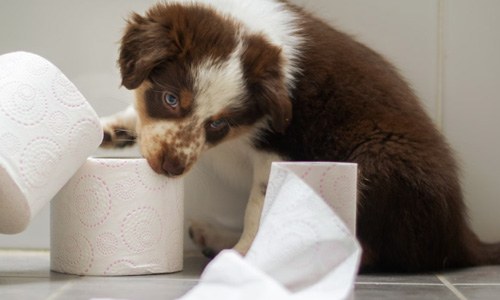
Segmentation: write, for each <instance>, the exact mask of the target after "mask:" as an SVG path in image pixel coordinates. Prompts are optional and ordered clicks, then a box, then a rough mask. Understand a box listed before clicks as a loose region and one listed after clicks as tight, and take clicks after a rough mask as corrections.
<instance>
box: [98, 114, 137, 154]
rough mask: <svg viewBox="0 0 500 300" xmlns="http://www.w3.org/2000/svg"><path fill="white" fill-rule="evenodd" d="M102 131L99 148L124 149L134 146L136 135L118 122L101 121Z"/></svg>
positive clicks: (110, 120)
mask: <svg viewBox="0 0 500 300" xmlns="http://www.w3.org/2000/svg"><path fill="white" fill-rule="evenodd" d="M101 125H102V129H103V131H104V134H103V139H102V142H101V147H103V148H124V147H128V146H132V145H134V144H135V142H136V139H137V134H136V133H135V131H134V130H133V129H130V128H127V126H125V124H123V123H122V122H120V121H119V120H112V119H101Z"/></svg>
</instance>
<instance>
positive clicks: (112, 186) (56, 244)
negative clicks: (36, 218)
mask: <svg viewBox="0 0 500 300" xmlns="http://www.w3.org/2000/svg"><path fill="white" fill-rule="evenodd" d="M183 193H184V190H183V181H182V179H171V178H167V177H166V176H162V175H159V174H156V173H155V172H153V171H152V170H151V168H150V167H149V165H148V163H147V161H146V160H145V159H143V158H137V159H126V158H120V159H118V158H117V159H113V158H89V159H88V160H87V162H86V163H85V164H84V165H83V166H82V167H81V168H80V169H79V170H78V172H77V173H76V174H75V175H74V176H73V178H72V179H71V180H70V181H69V182H68V183H67V184H66V185H65V186H64V187H63V188H62V189H61V191H60V192H59V193H58V194H57V196H56V197H55V198H54V200H53V201H52V202H51V228H50V233H51V253H50V254H51V259H50V264H51V269H52V270H53V271H57V272H62V273H69V274H77V275H100V276H108V275H139V274H155V273H169V272H176V271H180V270H182V266H183V251H182V250H183V249H182V247H183V221H184V208H183Z"/></svg>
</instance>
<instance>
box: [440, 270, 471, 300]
mask: <svg viewBox="0 0 500 300" xmlns="http://www.w3.org/2000/svg"><path fill="white" fill-rule="evenodd" d="M436 277H437V278H438V279H439V280H441V282H442V283H443V284H444V285H445V286H446V287H447V288H448V289H449V290H450V291H451V292H452V293H453V294H455V296H457V297H458V299H460V300H467V297H465V296H464V294H462V293H461V292H460V291H459V290H458V289H457V288H456V287H455V286H453V284H451V282H449V281H448V279H446V278H445V277H444V276H442V275H436Z"/></svg>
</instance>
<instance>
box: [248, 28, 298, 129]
mask: <svg viewBox="0 0 500 300" xmlns="http://www.w3.org/2000/svg"><path fill="white" fill-rule="evenodd" d="M242 63H243V68H244V72H245V76H246V79H247V82H248V89H249V90H250V93H251V96H252V97H253V98H254V99H255V100H256V101H257V103H258V106H259V108H260V110H261V111H262V112H264V113H265V114H267V115H269V116H270V117H271V125H272V127H273V129H274V131H276V132H279V133H283V132H284V131H285V130H286V128H287V127H288V125H289V123H290V121H291V119H292V102H291V100H290V97H289V93H288V88H287V86H286V82H285V75H284V74H283V68H282V56H281V49H280V48H278V47H276V46H273V45H271V44H270V43H268V42H267V41H266V40H265V39H264V38H263V37H261V36H258V35H253V36H249V37H247V39H246V48H245V50H244V52H243V58H242Z"/></svg>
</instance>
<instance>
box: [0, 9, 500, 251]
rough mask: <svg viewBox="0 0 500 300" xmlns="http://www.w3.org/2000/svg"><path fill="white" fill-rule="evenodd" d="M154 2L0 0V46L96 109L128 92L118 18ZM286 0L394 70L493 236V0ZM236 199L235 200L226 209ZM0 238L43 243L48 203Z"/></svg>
mask: <svg viewBox="0 0 500 300" xmlns="http://www.w3.org/2000/svg"><path fill="white" fill-rule="evenodd" d="M153 2H154V1H152V0H106V1H98V0H94V1H76V0H45V1H41V0H40V1H35V0H21V1H20V0H0V53H5V52H9V51H14V50H21V49H22V50H28V51H32V52H35V53H38V54H40V55H42V56H45V57H46V58H48V59H49V60H51V61H52V62H54V63H55V64H56V65H58V66H59V67H60V68H61V69H62V70H63V72H64V73H65V74H66V75H67V76H68V77H69V78H70V79H71V80H72V81H73V82H74V83H75V84H76V85H77V86H78V87H79V88H80V89H81V91H82V93H83V94H84V95H85V96H86V97H87V98H88V100H89V101H90V103H91V104H92V105H93V106H94V108H95V109H96V111H97V112H98V114H99V115H101V116H104V115H107V114H109V113H112V112H114V111H116V110H118V109H121V108H123V107H125V106H126V105H127V103H129V102H130V101H131V99H132V98H131V97H132V95H131V94H130V93H129V92H128V91H126V90H124V89H120V88H119V82H120V79H119V74H118V70H117V68H116V63H115V62H116V58H117V49H118V41H119V39H120V34H121V31H122V28H123V26H124V21H123V19H124V18H125V17H126V16H127V15H128V14H129V12H130V11H132V10H134V11H138V12H142V11H144V10H145V9H146V8H147V7H148V6H149V5H151V4H152V3H153ZM292 2H295V3H298V4H303V5H304V6H306V7H307V8H309V9H310V10H312V11H315V12H317V13H318V14H319V15H321V16H322V17H323V18H324V19H326V20H328V21H329V22H330V23H332V24H335V25H336V26H337V27H339V28H342V29H344V30H345V31H347V32H349V33H351V34H352V35H354V36H355V37H356V38H358V39H359V40H360V41H362V42H365V43H367V44H368V45H370V46H371V47H373V48H374V49H376V50H377V51H379V52H381V53H382V54H384V55H385V56H386V57H387V58H388V59H390V60H391V61H392V62H393V63H394V64H395V65H396V66H397V67H398V68H399V69H400V70H401V72H402V74H403V75H404V76H405V77H406V78H407V80H408V81H409V82H411V83H412V85H413V87H414V89H415V90H416V92H417V94H418V95H419V96H420V97H421V99H422V102H423V103H424V105H425V107H426V108H427V110H428V112H429V113H430V114H431V116H432V117H433V118H434V120H435V121H436V123H437V124H438V125H439V126H440V128H442V130H443V132H444V133H445V135H446V136H447V137H448V138H449V141H450V143H451V145H452V147H453V148H454V149H455V150H456V153H457V157H458V158H459V160H460V162H461V164H462V167H463V174H464V175H463V183H464V188H465V194H466V200H467V204H468V206H469V208H470V217H471V221H472V225H473V228H474V229H475V230H476V232H477V233H478V234H479V235H480V236H481V237H482V238H484V239H487V240H500V218H498V217H497V212H498V211H500V199H499V198H500V197H499V195H500V179H499V178H500V177H498V176H495V175H496V173H497V172H498V170H500V159H498V158H496V157H495V156H496V154H497V153H500V141H499V137H500V135H499V133H498V131H499V130H498V128H500V120H499V118H498V117H496V115H497V114H498V113H499V112H500V101H499V100H500V99H499V96H498V95H499V92H498V87H500V56H499V53H500V32H499V31H498V29H499V28H500V1H497V0H476V1H468V0H419V1H415V0H377V1H373V0H350V1H346V0H314V1H306V0H295V1H292ZM198 200H199V201H200V202H199V203H203V201H202V199H198ZM197 205H198V203H197V204H196V205H193V204H191V205H190V204H189V203H188V204H187V207H188V208H189V209H192V208H193V207H195V206H197ZM238 209H241V205H239V204H235V205H234V207H232V208H230V209H229V210H238ZM239 213H241V212H239ZM497 229H499V230H497ZM0 247H48V210H44V212H43V213H42V214H41V215H40V216H39V217H37V219H36V220H35V221H34V222H33V224H32V225H31V226H30V228H29V229H28V230H27V231H26V232H24V233H22V234H19V235H16V236H2V235H0Z"/></svg>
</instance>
